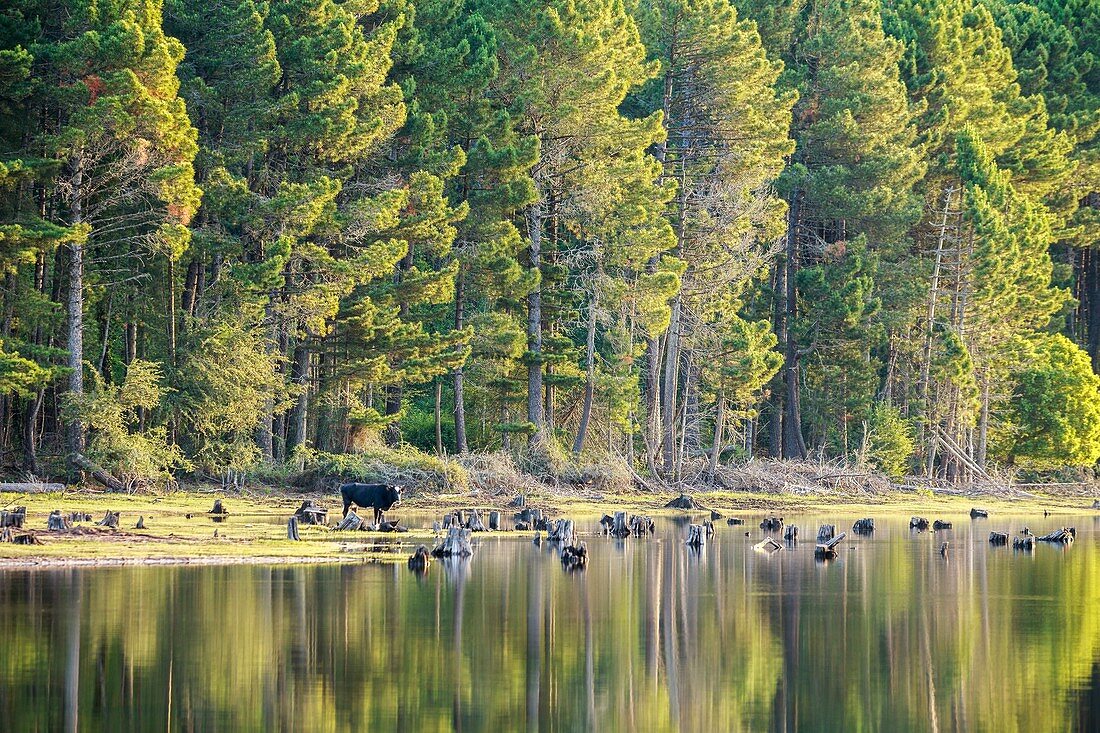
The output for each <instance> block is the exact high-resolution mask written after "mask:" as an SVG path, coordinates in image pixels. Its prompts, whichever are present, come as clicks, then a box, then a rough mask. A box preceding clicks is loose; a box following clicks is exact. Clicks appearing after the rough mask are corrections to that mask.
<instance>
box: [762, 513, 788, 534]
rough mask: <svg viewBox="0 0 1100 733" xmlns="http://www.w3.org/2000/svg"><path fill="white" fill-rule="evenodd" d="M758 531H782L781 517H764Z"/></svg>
mask: <svg viewBox="0 0 1100 733" xmlns="http://www.w3.org/2000/svg"><path fill="white" fill-rule="evenodd" d="M760 529H762V530H764V531H765V532H778V531H779V530H781V529H783V517H765V518H764V521H763V522H761V523H760Z"/></svg>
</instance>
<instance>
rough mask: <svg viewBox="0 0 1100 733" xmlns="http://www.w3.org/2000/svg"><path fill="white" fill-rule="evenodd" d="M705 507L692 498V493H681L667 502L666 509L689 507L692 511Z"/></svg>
mask: <svg viewBox="0 0 1100 733" xmlns="http://www.w3.org/2000/svg"><path fill="white" fill-rule="evenodd" d="M704 508H705V507H703V506H702V505H700V504H699V503H698V502H696V501H695V500H694V499H692V498H691V495H690V494H680V495H679V496H678V497H676V498H675V499H672V500H671V501H669V502H668V503H667V504H665V509H687V510H689V511H690V510H693V509H704Z"/></svg>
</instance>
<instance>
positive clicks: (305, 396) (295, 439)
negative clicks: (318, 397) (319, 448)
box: [286, 336, 312, 457]
mask: <svg viewBox="0 0 1100 733" xmlns="http://www.w3.org/2000/svg"><path fill="white" fill-rule="evenodd" d="M308 338H309V337H308V336H304V337H302V338H301V339H300V340H299V341H298V343H297V344H296V345H295V347H294V361H293V363H292V364H291V369H290V381H291V382H292V383H293V384H294V386H295V387H297V388H298V390H299V392H298V398H297V400H296V401H295V403H294V407H293V408H292V409H291V411H290V425H289V428H288V430H287V438H286V455H287V456H288V457H289V456H291V455H292V454H293V453H294V451H295V449H297V448H298V446H302V447H305V445H306V442H307V440H308V438H307V435H306V431H307V424H308V420H309V362H310V355H311V354H312V349H311V348H310V346H309V341H308Z"/></svg>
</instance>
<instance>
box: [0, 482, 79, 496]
mask: <svg viewBox="0 0 1100 733" xmlns="http://www.w3.org/2000/svg"><path fill="white" fill-rule="evenodd" d="M64 490H65V484H39V483H34V482H15V483H11V482H7V481H5V482H3V483H0V492H3V491H9V492H11V493H13V494H55V493H59V492H62V491H64Z"/></svg>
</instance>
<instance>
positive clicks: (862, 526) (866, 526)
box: [852, 517, 875, 534]
mask: <svg viewBox="0 0 1100 733" xmlns="http://www.w3.org/2000/svg"><path fill="white" fill-rule="evenodd" d="M852 531H853V532H855V533H856V534H871V533H872V532H874V531H875V520H874V519H872V518H871V517H864V518H863V519H857V520H856V523H855V524H853V525H852Z"/></svg>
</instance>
